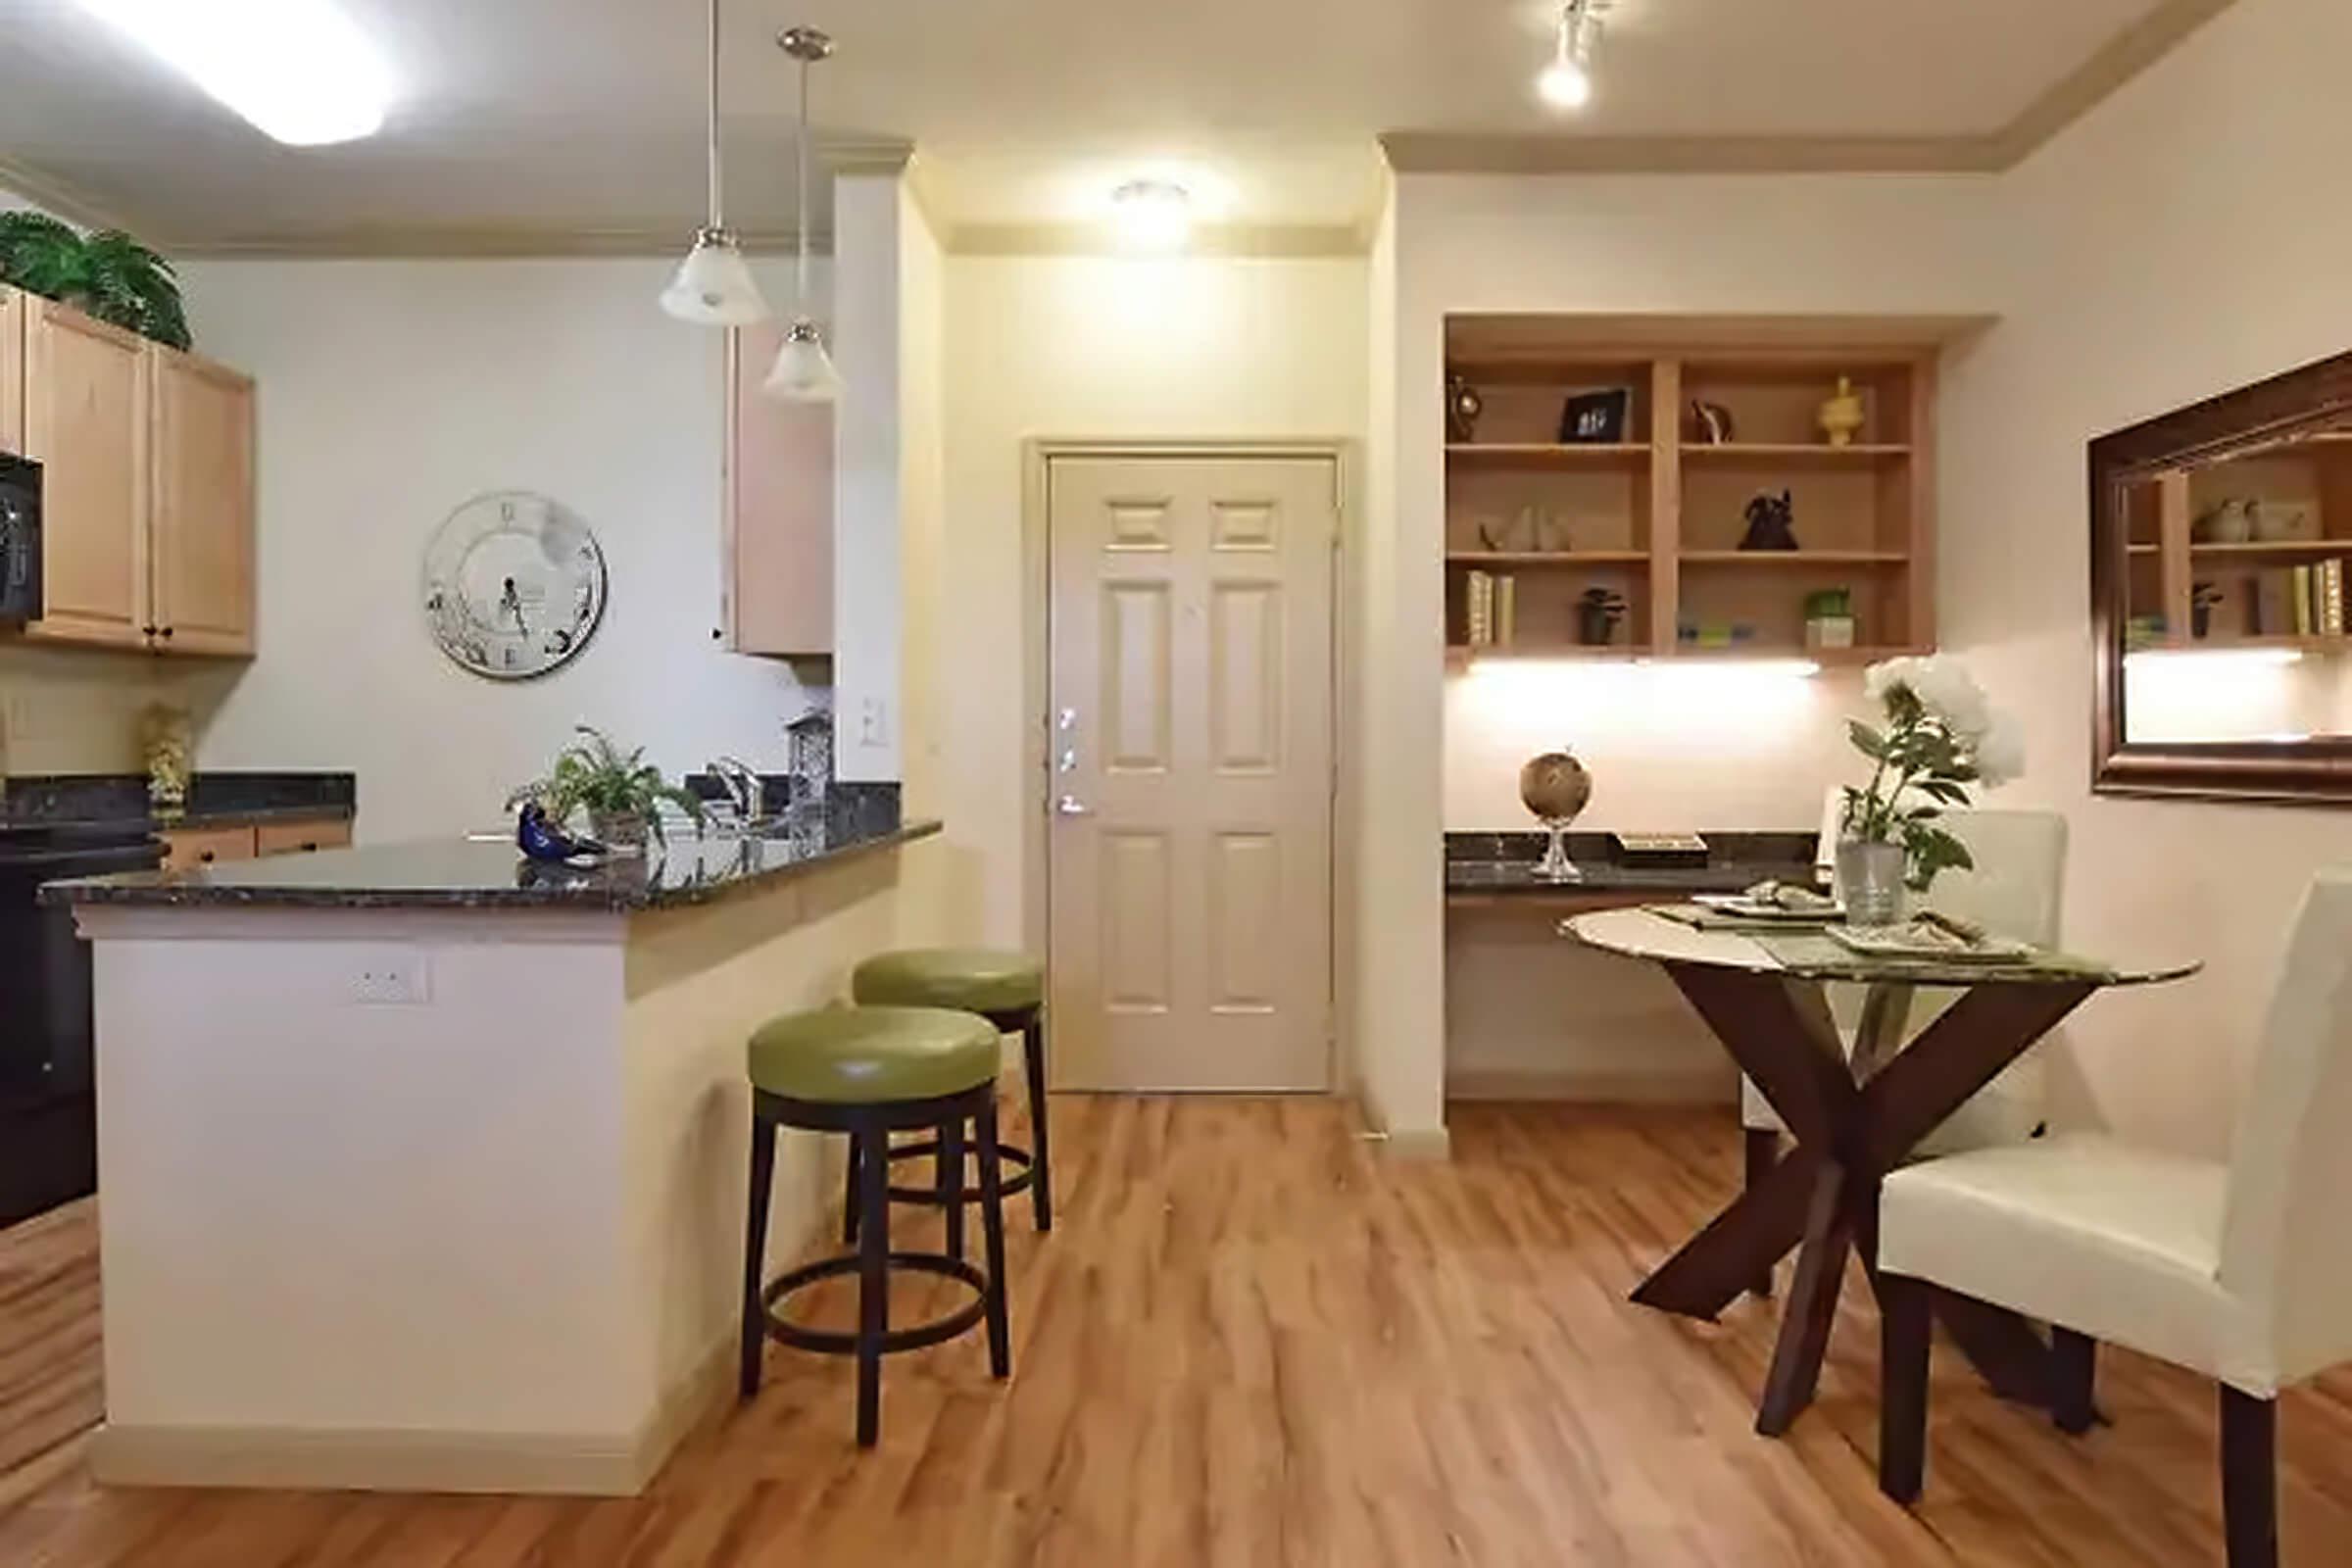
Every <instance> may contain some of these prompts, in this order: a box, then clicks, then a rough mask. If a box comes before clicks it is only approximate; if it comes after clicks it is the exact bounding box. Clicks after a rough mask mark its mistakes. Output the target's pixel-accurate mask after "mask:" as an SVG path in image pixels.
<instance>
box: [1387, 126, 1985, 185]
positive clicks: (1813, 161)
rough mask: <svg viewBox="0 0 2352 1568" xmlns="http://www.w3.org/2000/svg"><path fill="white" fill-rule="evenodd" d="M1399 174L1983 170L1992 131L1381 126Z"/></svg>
mask: <svg viewBox="0 0 2352 1568" xmlns="http://www.w3.org/2000/svg"><path fill="white" fill-rule="evenodd" d="M1380 148H1381V151H1382V153H1383V154H1385V155H1386V156H1387V158H1388V161H1389V167H1390V168H1391V169H1393V170H1395V171H1396V172H1397V173H1399V174H1922V173H1939V174H1985V173H1992V172H1997V171H1998V170H1999V169H2000V168H2001V165H2000V164H1999V162H1998V159H1999V157H2000V149H1999V146H1998V138H1995V137H1990V136H1534V135H1517V134H1481V133H1478V132H1463V131H1446V130H1393V131H1386V132H1383V133H1382V135H1381V138H1380Z"/></svg>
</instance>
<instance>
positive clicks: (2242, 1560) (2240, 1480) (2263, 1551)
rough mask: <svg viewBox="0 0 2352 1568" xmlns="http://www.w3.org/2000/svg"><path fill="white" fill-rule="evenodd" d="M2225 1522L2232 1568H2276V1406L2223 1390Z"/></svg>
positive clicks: (2266, 1400)
mask: <svg viewBox="0 0 2352 1568" xmlns="http://www.w3.org/2000/svg"><path fill="white" fill-rule="evenodd" d="M2222 1520H2223V1530H2224V1533H2225V1534H2226V1535H2227V1537H2228V1538H2229V1568H2278V1405H2277V1403H2275V1402H2274V1401H2272V1400H2270V1399H2264V1398H2258V1397H2255V1396H2254V1395H2251V1394H2241V1393H2239V1392H2238V1391H2237V1390H2235V1389H2233V1388H2231V1387H2229V1385H2228V1384H2227V1383H2225V1384H2223V1385H2222Z"/></svg>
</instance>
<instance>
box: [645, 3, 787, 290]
mask: <svg viewBox="0 0 2352 1568" xmlns="http://www.w3.org/2000/svg"><path fill="white" fill-rule="evenodd" d="M710 156H711V162H710V170H711V221H709V222H708V223H705V224H704V225H703V226H702V227H701V228H698V229H696V230H695V232H694V249H693V250H691V251H689V252H688V253H687V256H686V260H685V261H684V262H683V263H682V264H680V266H679V268H678V271H677V275H676V276H675V277H673V278H671V279H670V281H669V287H667V288H665V289H663V290H662V309H663V310H664V311H667V312H668V313H669V314H670V315H672V316H674V317H676V318H677V319H679V320H681V321H692V322H693V323H694V324H696V325H697V326H749V325H751V324H752V323H753V322H754V321H764V320H766V319H767V318H768V316H769V314H770V313H769V311H768V308H767V301H766V300H765V299H764V298H762V297H761V296H760V285H759V284H758V283H755V282H754V281H752V270H751V269H750V268H749V267H747V266H745V265H744V260H743V247H742V246H741V245H740V244H738V243H737V242H736V239H735V231H734V230H733V229H730V228H729V227H727V221H726V216H725V208H724V205H723V202H724V194H725V193H724V190H723V181H722V180H721V179H720V177H719V162H718V0H711V147H710Z"/></svg>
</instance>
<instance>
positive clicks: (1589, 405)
mask: <svg viewBox="0 0 2352 1568" xmlns="http://www.w3.org/2000/svg"><path fill="white" fill-rule="evenodd" d="M1633 412H1634V391H1633V388H1631V387H1624V386H1620V387H1610V388H1608V389H1606V390H1604V391H1599V392H1576V393H1571V394H1570V395H1569V398H1568V401H1567V402H1566V404H1564V405H1563V406H1562V407H1561V409H1560V445H1562V446H1568V447H1593V446H1602V447H1606V446H1622V445H1623V444H1624V442H1625V432H1626V428H1627V426H1628V425H1629V424H1630V423H1631V422H1632V419H1633Z"/></svg>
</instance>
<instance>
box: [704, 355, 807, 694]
mask: <svg viewBox="0 0 2352 1568" xmlns="http://www.w3.org/2000/svg"><path fill="white" fill-rule="evenodd" d="M783 337H784V329H783V327H782V326H781V325H778V324H776V323H774V322H769V323H765V324H762V325H760V326H750V327H741V328H738V329H737V330H735V331H732V332H730V333H728V334H727V443H726V543H725V555H726V587H725V592H726V602H725V607H724V608H725V617H726V624H725V627H724V628H723V634H724V640H725V643H726V646H727V647H728V648H729V649H731V650H733V651H734V652H736V653H739V654H767V655H772V656H777V657H782V658H825V657H829V656H830V655H831V654H832V652H833V409H832V406H831V405H829V404H809V403H778V402H776V401H774V400H773V399H771V398H768V397H766V396H764V395H762V394H761V392H760V382H761V381H762V380H763V379H764V378H765V377H766V375H767V369H768V366H769V365H770V364H771V363H772V362H773V361H774V359H775V357H776V350H777V348H778V347H779V346H780V345H781V344H782V342H783Z"/></svg>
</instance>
